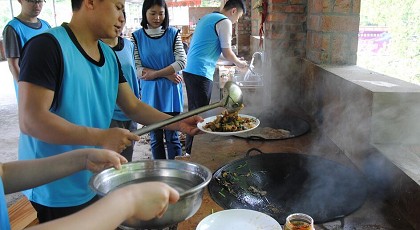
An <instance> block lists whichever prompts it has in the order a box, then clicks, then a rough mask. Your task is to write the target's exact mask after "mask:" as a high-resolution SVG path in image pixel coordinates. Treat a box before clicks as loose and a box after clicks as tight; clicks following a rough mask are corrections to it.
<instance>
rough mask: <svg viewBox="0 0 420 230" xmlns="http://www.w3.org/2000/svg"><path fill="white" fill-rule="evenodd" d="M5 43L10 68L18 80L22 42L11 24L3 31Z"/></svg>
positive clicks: (14, 77)
mask: <svg viewBox="0 0 420 230" xmlns="http://www.w3.org/2000/svg"><path fill="white" fill-rule="evenodd" d="M3 45H4V52H5V55H6V58H7V64H8V66H9V70H10V72H11V73H12V76H13V79H14V80H15V81H16V82H18V80H19V72H20V68H19V57H20V49H21V47H20V44H19V38H18V37H17V34H16V31H15V30H14V29H13V27H11V26H6V27H5V28H4V31H3Z"/></svg>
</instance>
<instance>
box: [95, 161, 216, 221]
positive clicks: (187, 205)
mask: <svg viewBox="0 0 420 230" xmlns="http://www.w3.org/2000/svg"><path fill="white" fill-rule="evenodd" d="M211 177H212V173H211V171H210V170H209V169H208V168H206V167H204V166H202V165H199V164H196V163H189V162H184V161H177V160H143V161H137V162H131V163H127V164H124V165H122V169H120V170H116V169H114V168H111V169H106V170H104V171H102V172H100V173H98V174H96V175H94V176H93V177H92V178H91V180H90V182H89V185H90V187H91V188H92V189H93V190H94V191H95V192H96V193H97V194H98V195H99V196H100V197H103V196H105V195H106V194H107V193H109V192H110V191H112V190H113V189H116V188H119V187H122V186H125V185H129V184H134V183H141V182H146V181H161V182H165V183H167V184H168V185H170V186H172V187H173V188H175V189H176V190H177V191H178V192H179V194H180V199H179V200H178V202H176V203H175V204H170V205H169V207H168V210H167V211H166V212H165V214H164V215H163V217H161V218H154V219H152V220H149V221H137V220H136V221H133V220H129V221H128V220H127V221H125V222H124V223H123V224H122V226H124V227H129V228H153V229H155V228H165V227H168V226H172V225H174V224H177V223H179V222H181V221H184V220H186V219H188V218H189V217H191V216H192V215H194V214H195V213H196V212H197V210H198V209H199V208H200V206H201V202H202V199H203V191H204V189H205V187H206V186H207V184H208V183H209V182H210V180H211Z"/></svg>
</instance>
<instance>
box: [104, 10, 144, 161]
mask: <svg viewBox="0 0 420 230" xmlns="http://www.w3.org/2000/svg"><path fill="white" fill-rule="evenodd" d="M126 20H127V18H126V14H125V12H124V22H123V23H122V25H121V27H120V34H121V33H122V30H123V29H124V26H125V22H126ZM102 41H104V42H105V43H106V44H108V45H109V46H110V47H111V48H112V49H113V50H114V51H115V53H116V54H117V56H118V60H119V61H120V63H121V69H122V71H123V74H124V77H125V79H126V80H127V83H128V84H129V85H130V88H131V90H132V91H133V93H134V95H136V97H137V98H139V97H140V88H139V82H138V79H137V73H136V66H135V64H134V44H133V43H132V42H131V41H130V40H128V39H126V38H123V37H121V36H118V37H115V38H108V39H102ZM109 127H110V128H113V127H118V128H124V129H127V130H129V131H134V130H136V129H137V123H136V122H134V121H132V120H131V119H130V118H128V117H127V115H125V114H124V112H123V111H122V110H121V109H120V107H118V105H117V106H115V109H114V114H113V116H112V120H111V125H110V126H109ZM133 151H134V141H132V142H131V145H129V146H127V148H126V149H124V150H123V151H122V152H121V155H123V156H124V157H125V158H126V159H127V160H128V161H129V162H131V161H132V160H133Z"/></svg>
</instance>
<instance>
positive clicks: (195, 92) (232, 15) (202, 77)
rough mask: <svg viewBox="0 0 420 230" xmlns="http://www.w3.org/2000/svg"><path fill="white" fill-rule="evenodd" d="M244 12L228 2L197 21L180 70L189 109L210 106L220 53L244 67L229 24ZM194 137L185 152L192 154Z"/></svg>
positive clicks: (237, 1) (238, 4)
mask: <svg viewBox="0 0 420 230" xmlns="http://www.w3.org/2000/svg"><path fill="white" fill-rule="evenodd" d="M244 13H246V8H245V4H244V2H243V1H242V0H228V1H227V2H226V3H225V5H224V7H223V9H222V10H221V12H213V13H210V14H207V15H205V16H203V17H202V18H200V20H199V21H198V23H197V26H196V27H195V30H194V34H193V36H192V40H191V43H190V47H189V49H188V55H187V66H186V67H185V69H184V71H183V74H182V75H183V77H184V82H185V87H186V89H187V97H188V110H189V111H191V110H194V109H197V108H199V107H203V106H206V105H208V104H209V103H210V98H211V92H212V88H213V74H214V70H215V68H216V63H217V60H218V59H219V57H220V54H223V56H224V57H225V58H226V60H228V61H231V62H233V63H234V64H235V65H236V66H237V67H239V68H245V67H247V63H246V61H243V60H240V59H238V57H236V55H235V53H234V52H233V51H232V48H231V40H232V24H235V23H236V22H238V19H239V18H240V17H242V15H243V14H244ZM192 144H193V137H192V136H191V135H187V137H186V140H185V150H186V153H188V154H191V148H192Z"/></svg>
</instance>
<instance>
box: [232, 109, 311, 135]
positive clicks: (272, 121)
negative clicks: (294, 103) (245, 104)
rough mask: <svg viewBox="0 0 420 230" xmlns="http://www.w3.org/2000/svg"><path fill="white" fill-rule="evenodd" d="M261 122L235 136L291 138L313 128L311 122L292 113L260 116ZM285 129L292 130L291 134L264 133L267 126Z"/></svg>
mask: <svg viewBox="0 0 420 230" xmlns="http://www.w3.org/2000/svg"><path fill="white" fill-rule="evenodd" d="M258 118H259V120H260V122H261V124H260V125H259V127H257V128H256V129H254V130H251V131H249V132H245V133H240V134H235V135H234V136H236V137H240V138H245V139H252V140H263V141H265V140H284V139H289V138H294V137H298V136H301V135H304V134H306V133H307V132H309V130H310V129H311V126H310V124H309V123H308V122H307V121H305V120H304V119H302V118H299V117H297V116H291V115H279V116H268V117H267V116H264V115H263V116H258ZM266 127H267V128H272V129H284V130H287V131H289V132H290V135H285V136H276V135H267V134H266V133H264V129H265V128H266Z"/></svg>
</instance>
